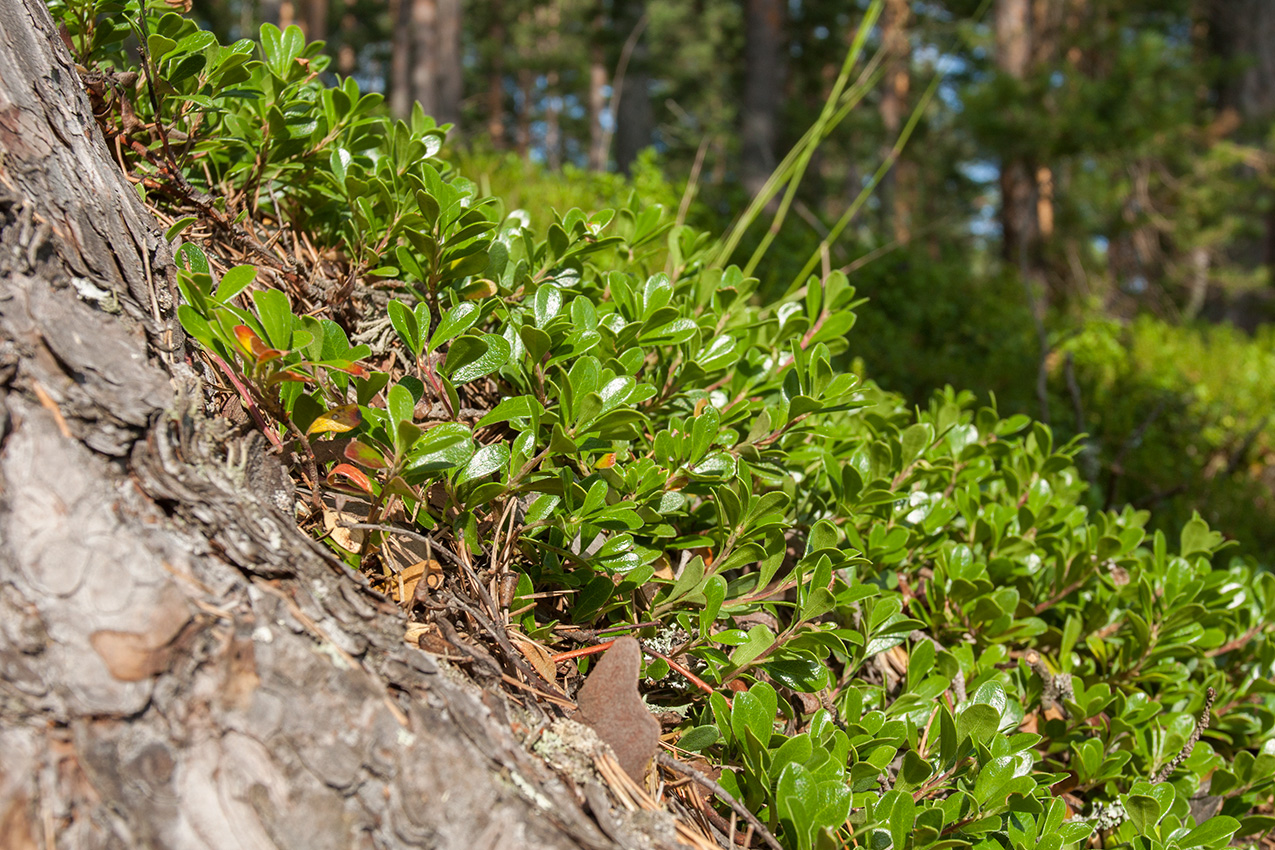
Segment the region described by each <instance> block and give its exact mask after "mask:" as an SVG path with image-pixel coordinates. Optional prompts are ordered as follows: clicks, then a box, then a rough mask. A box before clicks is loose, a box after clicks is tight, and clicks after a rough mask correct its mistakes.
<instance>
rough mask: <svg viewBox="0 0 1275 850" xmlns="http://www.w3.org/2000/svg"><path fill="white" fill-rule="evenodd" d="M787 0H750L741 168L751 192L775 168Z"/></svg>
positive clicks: (748, 5) (746, 24) (746, 14)
mask: <svg viewBox="0 0 1275 850" xmlns="http://www.w3.org/2000/svg"><path fill="white" fill-rule="evenodd" d="M784 5H785V3H784V0H747V5H746V6H745V11H744V16H745V20H744V66H745V67H744V98H743V101H744V102H743V110H742V113H743V120H742V122H741V124H742V126H741V134H740V142H741V144H742V146H743V150H742V155H741V171H742V177H743V183H744V188H745V189H747V190H748V193H749V194H750V195H755V194H757V192H759V191H760V190H761V188H762V186H763V185H764V184H765V182H766V178H768V177H769V176H770V173H771V172H772V171H774V169H775V145H776V143H777V142H778V139H779V105H780V103H781V99H782V92H783V70H784V62H783V45H784Z"/></svg>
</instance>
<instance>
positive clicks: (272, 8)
mask: <svg viewBox="0 0 1275 850" xmlns="http://www.w3.org/2000/svg"><path fill="white" fill-rule="evenodd" d="M282 5H283V3H282V0H261V4H260V6H259V9H260V12H259V14H260V16H261V19H260V20H252V19H251V17H250V18H249V20H248V22H247V25H246V26H245V27H244V32H245V33H252V34H254V35H255V33H256V32H257V27H259V26H261V25H262V24H266V23H269V24H274V25H275V26H278V25H279V14H280V7H281V6H282ZM244 8H245V9H246V10H249V11H247V12H246V13H245V14H247V15H249V16H251V14H252V13H251V11H250V9H251V6H250V4H248V3H245V4H244Z"/></svg>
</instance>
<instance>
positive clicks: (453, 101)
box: [395, 0, 463, 124]
mask: <svg viewBox="0 0 1275 850" xmlns="http://www.w3.org/2000/svg"><path fill="white" fill-rule="evenodd" d="M399 2H400V3H409V4H410V12H409V19H410V35H409V37H408V38H407V42H406V46H407V48H408V50H409V51H410V58H408V59H407V62H408V66H409V68H410V70H409V71H408V72H407V77H408V79H409V80H410V89H411V100H409V101H406V102H404V101H403V100H402V99H400V100H398V101H396V103H395V106H396V107H398V108H399V109H402V111H401V112H398V111H396V114H398V115H400V116H406V115H407V114H409V113H410V112H411V107H412V104H411V101H415V102H416V103H419V104H420V105H421V109H423V110H424V111H425V114H426V115H429V116H431V117H433V119H434V120H435V121H437V122H438V123H439V124H457V123H459V122H460V101H461V94H462V86H463V69H462V67H461V56H460V0H399Z"/></svg>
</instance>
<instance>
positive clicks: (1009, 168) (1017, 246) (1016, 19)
mask: <svg viewBox="0 0 1275 850" xmlns="http://www.w3.org/2000/svg"><path fill="white" fill-rule="evenodd" d="M1030 63H1031V3H1030V0H997V4H996V64H997V67H998V68H999V69H1000V71H1001V73H1003V74H1006V75H1008V76H1010V77H1012V78H1013V79H1015V80H1022V79H1024V78H1025V77H1026V76H1027V70H1028V67H1029V66H1030ZM1034 177H1035V175H1034V174H1033V169H1031V168H1029V167H1028V164H1027V163H1026V162H1025V161H1023V160H1022V159H1021V158H1019V157H1011V158H1007V159H1006V160H1005V161H1004V162H1002V163H1001V175H1000V183H1001V234H1002V237H1001V238H1002V243H1001V244H1002V248H1003V250H1004V256H1005V260H1006V262H1009V263H1013V264H1014V265H1016V266H1019V267H1020V269H1021V270H1022V271H1024V272H1026V271H1027V266H1029V265H1030V263H1029V261H1028V254H1029V253H1030V251H1031V243H1032V240H1033V238H1034V233H1035V229H1036V226H1035V218H1036V216H1035V212H1036V211H1035V204H1034V195H1035V192H1034V184H1035V179H1034Z"/></svg>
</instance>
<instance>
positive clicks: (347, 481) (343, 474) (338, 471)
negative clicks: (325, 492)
mask: <svg viewBox="0 0 1275 850" xmlns="http://www.w3.org/2000/svg"><path fill="white" fill-rule="evenodd" d="M328 486H329V487H335V488H337V489H340V490H357V491H359V492H362V493H366V494H367V495H369V496H371V495H373V491H372V482H371V481H370V480H369V479H368V477H367V476H366V475H364V474H363V470H361V469H359V468H358V467H355V466H351V465H350V464H348V463H339V464H337V465H336V466H334V467H332V471H331V472H329V473H328Z"/></svg>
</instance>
